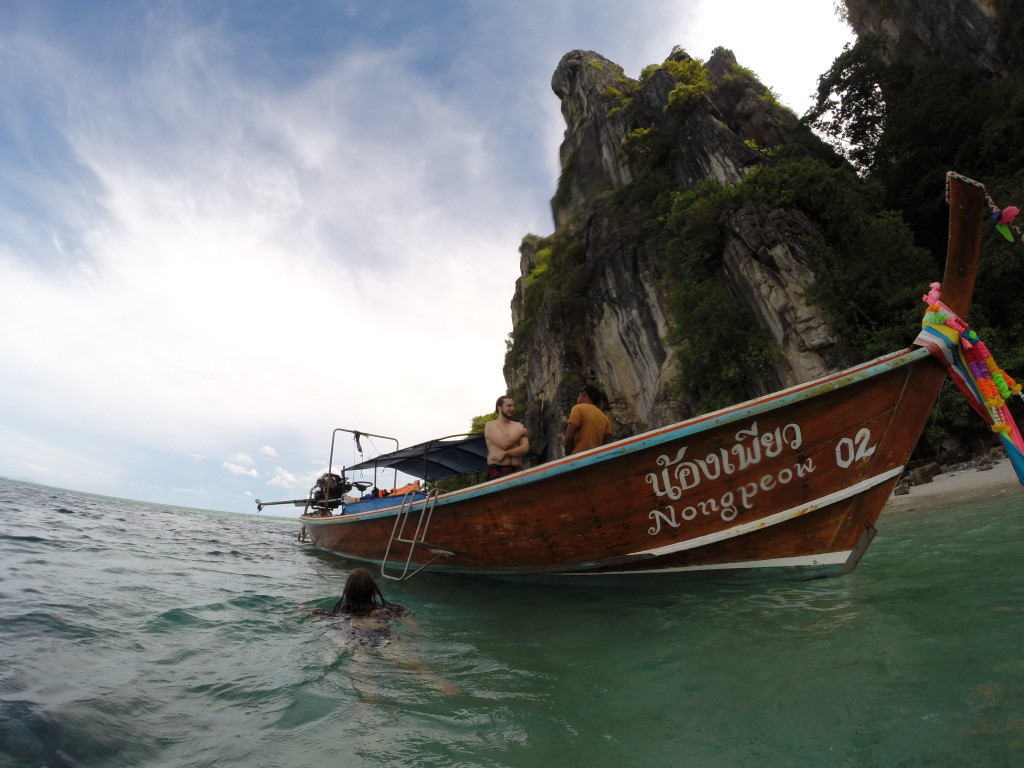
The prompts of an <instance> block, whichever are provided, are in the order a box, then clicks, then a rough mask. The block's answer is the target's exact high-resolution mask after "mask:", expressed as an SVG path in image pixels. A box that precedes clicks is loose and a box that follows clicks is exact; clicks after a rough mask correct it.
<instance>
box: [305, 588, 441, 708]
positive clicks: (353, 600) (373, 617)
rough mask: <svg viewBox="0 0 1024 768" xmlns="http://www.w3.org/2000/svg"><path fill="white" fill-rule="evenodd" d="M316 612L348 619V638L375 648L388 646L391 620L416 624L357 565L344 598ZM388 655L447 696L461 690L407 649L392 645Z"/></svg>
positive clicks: (343, 593) (373, 649)
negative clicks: (409, 653)
mask: <svg viewBox="0 0 1024 768" xmlns="http://www.w3.org/2000/svg"><path fill="white" fill-rule="evenodd" d="M313 614H314V615H316V616H337V617H341V618H345V619H347V621H346V622H345V625H346V627H345V628H346V635H347V636H348V639H349V640H350V641H352V642H354V643H355V644H356V645H357V646H361V647H362V648H365V649H367V650H372V651H382V650H383V649H384V647H385V646H388V645H390V643H391V632H390V630H389V628H388V623H389V621H390V620H391V619H403V620H404V621H407V622H410V623H413V624H414V622H412V620H411V619H410V618H409V612H408V611H406V610H405V608H403V607H402V606H400V605H396V604H395V603H391V602H388V601H387V600H386V599H385V598H384V595H383V594H382V593H381V591H380V587H378V586H377V582H376V581H374V578H373V576H371V575H370V572H369V571H367V570H366V569H365V568H356V569H355V570H353V571H352V572H351V573H349V575H348V578H347V579H346V580H345V587H344V589H342V592H341V599H340V600H338V602H337V603H335V604H334V607H333V608H330V609H328V610H324V609H322V608H318V609H317V610H315V611H313ZM388 655H389V656H391V657H393V658H394V659H395V660H396V661H398V662H399V663H401V664H402V665H403V666H406V667H408V668H410V669H412V670H413V671H414V672H415V673H416V674H417V676H419V677H420V678H421V679H422V680H423V682H425V683H426V684H427V685H429V686H430V687H432V688H434V689H435V690H437V691H439V692H440V693H442V694H444V695H445V696H451V695H454V694H456V693H459V688H458V686H456V685H452V684H451V683H449V682H447V681H444V680H441V679H439V678H438V677H437V676H436V675H435V674H434V673H433V672H432V671H431V670H430V669H429V667H427V665H426V664H424V663H423V662H421V661H418V660H416V659H413V658H410V657H409V656H408V655H407V652H402V651H397V650H395V649H394V648H392V649H389V653H388Z"/></svg>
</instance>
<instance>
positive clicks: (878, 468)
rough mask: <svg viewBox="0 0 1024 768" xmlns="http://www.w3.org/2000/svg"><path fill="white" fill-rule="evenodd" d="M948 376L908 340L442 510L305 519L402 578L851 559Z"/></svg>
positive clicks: (817, 570)
mask: <svg viewBox="0 0 1024 768" xmlns="http://www.w3.org/2000/svg"><path fill="white" fill-rule="evenodd" d="M944 378H945V369H944V368H943V367H942V366H941V365H940V364H939V363H937V362H936V361H934V360H933V359H932V358H931V357H930V356H929V355H928V354H927V352H925V351H923V350H919V349H918V350H904V351H902V352H899V353H896V354H894V355H890V356H887V357H884V358H879V359H878V360H875V361H872V362H870V363H866V364H864V365H862V366H859V367H857V368H854V369H850V370H848V371H844V372H841V373H838V374H835V375H833V376H829V377H826V378H823V379H820V380H817V381H815V382H811V383H808V384H805V385H802V386H799V387H794V388H791V389H789V390H784V391H782V392H779V393H775V394H773V395H771V396H768V397H764V398H760V399H757V400H753V401H750V402H747V403H744V404H741V405H738V406H735V407H732V408H728V409H724V410H722V411H718V412H715V413H712V414H708V415H705V416H702V417H699V418H697V419H693V420H690V421H685V422H681V423H679V424H676V425H672V426H670V427H667V428H663V429H659V430H655V431H652V432H648V433H645V434H642V435H637V436H635V437H632V438H629V439H627V440H623V441H619V442H616V443H612V444H609V445H607V446H603V447H601V448H598V449H594V450H592V451H588V452H586V453H582V454H578V455H574V456H571V457H566V458H564V459H559V460H557V461H554V462H550V463H548V464H544V465H541V466H538V467H533V468H529V469H526V470H524V471H522V472H519V473H516V474H515V475H511V476H507V477H504V478H501V479H498V480H494V481H490V482H488V483H484V484H482V485H479V486H474V487H472V488H467V489H463V490H460V491H455V492H452V493H449V494H444V495H441V496H440V497H438V499H437V500H436V503H435V504H434V505H433V507H432V508H431V505H430V504H429V503H428V502H426V501H422V500H421V501H417V502H415V503H414V504H412V505H411V506H410V507H406V508H404V509H403V508H402V507H401V506H400V505H398V504H397V503H396V506H394V507H391V508H389V509H381V510H376V511H372V512H366V513H357V514H343V515H337V516H332V517H311V516H310V517H303V518H301V519H302V522H303V523H304V525H305V528H306V531H307V532H308V534H309V536H310V538H311V540H312V542H313V543H314V545H315V546H317V547H318V548H321V549H325V550H329V551H332V552H336V553H339V554H341V555H344V556H346V557H351V558H355V559H359V560H362V561H368V562H372V563H377V564H380V565H381V566H382V567H383V569H384V572H385V573H388V572H392V573H394V572H396V571H397V572H398V574H399V575H408V574H409V573H412V572H415V571H416V570H417V569H419V568H420V567H422V566H425V565H427V564H429V567H430V569H431V570H435V571H447V572H456V573H471V574H493V575H501V574H559V575H565V576H586V575H590V576H592V575H610V574H620V575H627V574H628V575H634V574H643V573H652V572H657V573H663V574H664V573H680V574H682V573H695V572H722V571H738V570H742V571H745V570H764V571H769V570H771V571H780V570H782V571H791V572H792V571H795V572H798V573H804V574H810V575H826V574H829V573H836V572H841V571H846V570H851V569H852V568H853V567H854V566H855V565H856V564H857V562H858V561H859V559H860V557H861V556H862V555H863V553H864V551H865V550H866V548H867V545H868V543H869V542H870V539H871V537H872V536H873V532H874V527H873V525H874V523H875V521H876V520H877V518H878V516H879V514H880V513H881V511H882V508H883V506H884V505H885V503H886V501H887V500H888V498H889V496H890V494H891V492H892V490H893V488H894V487H895V485H896V483H897V482H898V480H899V477H900V474H901V473H902V471H903V468H904V467H905V465H906V463H907V460H908V459H909V457H910V454H911V452H912V451H913V449H914V446H915V444H916V442H917V439H918V437H919V436H920V434H921V431H922V429H923V428H924V426H925V424H926V421H927V419H928V416H929V413H930V411H931V409H932V407H933V405H934V403H935V400H936V398H937V396H938V393H939V389H940V387H941V385H942V381H943V380H944ZM417 529H418V530H417ZM403 540H404V541H403ZM411 542H415V543H411ZM385 560H386V562H385Z"/></svg>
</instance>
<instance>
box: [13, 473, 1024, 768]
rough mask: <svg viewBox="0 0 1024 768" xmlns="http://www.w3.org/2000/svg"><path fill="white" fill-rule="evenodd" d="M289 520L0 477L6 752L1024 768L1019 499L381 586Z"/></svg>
mask: <svg viewBox="0 0 1024 768" xmlns="http://www.w3.org/2000/svg"><path fill="white" fill-rule="evenodd" d="M297 532H298V524H297V523H296V522H295V521H293V520H287V519H280V518H268V517H256V516H244V515H235V514H221V513H213V512H203V511H198V510H186V509H181V508H174V507H161V506H158V505H152V504H145V503H141V502H130V501H124V500H119V499H108V498H103V497H97V496H89V495H85V494H77V493H73V492H69V491H63V490H57V489H52V488H45V487H42V486H35V485H29V484H23V483H17V482H10V481H0V649H2V652H0V765H2V766H136V765H138V766H307V765H308V766H320V765H325V764H328V763H329V764H332V765H344V766H371V765H372V766H523V767H525V766H548V765H550V766H581V767H586V768H597V767H599V766H794V765H823V766H824V765H827V766H864V765H879V766H881V765H885V766H916V765H921V766H925V765H929V766H933V765H934V766H1002V765H1006V766H1018V765H1021V764H1024V655H1022V648H1024V646H1022V640H1024V567H1022V564H1024V535H1022V534H1024V494H1021V493H1016V494H1010V495H1008V496H1004V497H997V498H993V499H988V500H985V499H982V500H979V501H978V502H976V503H973V504H971V505H970V506H963V505H961V506H948V507H936V508H933V509H929V510H925V511H921V510H917V511H913V512H892V513H886V514H884V515H883V517H882V520H881V521H880V525H879V534H878V536H877V538H876V539H875V541H874V544H873V545H872V547H871V549H870V550H869V551H868V554H867V555H866V557H865V558H864V560H863V562H862V563H861V565H860V567H859V568H858V569H857V570H856V571H855V572H854V573H853V574H850V575H848V576H843V577H838V578H832V579H823V580H819V581H811V582H803V583H779V582H775V583H760V584H757V583H754V584H735V583H732V584H728V583H718V584H716V583H707V582H702V583H689V584H685V583H684V584H674V585H665V584H659V583H654V584H651V583H646V584H631V583H627V584H623V585H617V586H612V587H609V586H604V587H596V586H593V585H580V584H572V585H551V584H543V585H536V584H533V585H531V584H520V583H517V582H514V581H475V580H470V579H465V578H456V577H443V576H437V575H432V574H429V573H427V574H422V575H420V576H417V577H416V578H414V579H413V580H411V581H410V582H407V583H403V584H395V583H392V582H382V587H383V589H384V590H385V593H386V595H387V596H388V598H389V599H391V600H392V601H394V602H397V603H400V604H402V605H404V606H406V607H407V608H408V609H410V610H411V611H412V613H413V616H414V619H415V621H414V622H408V623H407V622H399V623H396V624H395V625H394V627H393V630H392V637H391V641H390V643H388V644H387V645H385V646H384V647H383V648H381V649H379V650H368V649H366V648H364V647H363V646H362V645H360V644H359V643H358V642H353V639H352V632H351V628H350V627H348V626H347V625H343V624H341V623H339V621H338V620H334V619H314V618H312V617H311V616H310V613H311V611H312V609H313V608H316V607H330V605H332V604H333V602H334V601H335V600H336V599H337V597H338V594H339V593H340V590H341V585H342V583H343V581H344V578H345V575H346V573H347V571H348V569H349V568H350V567H351V564H349V563H347V562H346V561H344V560H341V559H340V558H337V557H334V556H330V555H326V554H322V553H316V552H314V551H312V550H311V549H309V548H308V545H306V544H300V543H299V542H298V541H297V540H296V534H297Z"/></svg>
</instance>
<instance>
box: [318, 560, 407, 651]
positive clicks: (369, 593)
mask: <svg viewBox="0 0 1024 768" xmlns="http://www.w3.org/2000/svg"><path fill="white" fill-rule="evenodd" d="M313 613H314V614H315V615H317V616H340V617H344V618H347V619H348V634H349V635H350V636H351V639H352V640H354V641H355V642H356V643H358V644H359V645H361V646H363V647H365V648H381V647H383V646H385V645H387V644H388V643H389V642H390V640H391V632H390V631H389V629H388V620H389V619H397V618H403V617H406V616H407V615H408V611H406V610H405V608H403V607H402V606H400V605H396V604H395V603H391V602H388V601H387V600H386V599H385V598H384V595H383V594H382V593H381V591H380V587H378V586H377V582H376V581H375V580H374V578H373V576H371V575H370V572H369V571H367V570H366V569H365V568H356V569H355V570H353V571H352V572H351V573H349V575H348V578H347V579H346V580H345V587H344V589H342V591H341V599H340V600H338V602H337V603H335V604H334V607H333V608H330V609H328V610H324V609H320V608H318V609H317V610H315V611H313Z"/></svg>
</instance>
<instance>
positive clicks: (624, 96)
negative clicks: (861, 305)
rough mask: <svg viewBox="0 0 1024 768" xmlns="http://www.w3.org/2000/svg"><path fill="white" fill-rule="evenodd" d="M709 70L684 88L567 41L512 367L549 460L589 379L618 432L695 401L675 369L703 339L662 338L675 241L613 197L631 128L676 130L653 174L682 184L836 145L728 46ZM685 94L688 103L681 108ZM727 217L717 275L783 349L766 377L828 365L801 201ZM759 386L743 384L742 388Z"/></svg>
mask: <svg viewBox="0 0 1024 768" xmlns="http://www.w3.org/2000/svg"><path fill="white" fill-rule="evenodd" d="M673 62H674V63H675V64H676V65H678V67H682V68H689V69H688V70H687V71H690V72H693V71H695V70H694V69H693V67H694V65H695V64H696V65H698V66H699V64H700V63H699V62H694V61H693V60H692V59H690V57H689V56H687V55H686V54H685V53H683V52H681V51H675V52H673V54H672V56H670V58H669V59H668V60H667V63H669V64H672V63H673ZM703 69H704V72H706V81H707V82H706V83H704V81H703V79H702V78H704V77H705V76H704V75H703V74H701V76H700V78H695V79H694V82H697V85H695V86H685V83H684V86H685V87H684V88H682V89H680V83H681V81H680V79H679V77H678V76H675V75H673V70H672V67H666V68H654V69H653V71H649V72H646V73H645V77H643V78H642V80H641V81H637V80H631V79H630V78H627V77H626V76H625V75H624V74H623V72H622V69H621V67H619V66H618V65H616V64H614V63H613V62H610V61H608V60H607V59H605V58H604V57H602V56H600V55H598V54H596V53H593V52H588V51H572V52H570V53H568V54H566V55H565V56H564V57H563V58H562V60H561V62H560V63H559V65H558V67H557V68H556V70H555V73H554V76H553V77H552V89H553V90H554V92H555V94H556V95H557V96H558V98H559V99H560V100H561V109H562V114H563V116H564V118H565V122H566V131H565V137H564V141H563V142H562V145H561V149H560V157H561V164H562V174H561V178H560V181H559V188H558V191H557V194H556V196H555V198H554V199H553V201H552V209H553V215H554V220H555V224H556V232H555V234H554V235H552V236H551V237H550V238H539V237H536V236H528V237H527V238H525V239H524V242H523V245H522V247H521V250H520V253H521V264H520V266H521V277H520V279H519V280H518V281H517V284H516V291H515V296H514V298H513V301H512V315H513V339H514V342H513V345H512V348H511V349H510V352H509V355H508V357H507V359H506V366H505V377H506V381H507V382H508V385H509V390H510V392H513V393H514V395H515V396H516V398H517V401H518V407H519V414H520V416H521V417H524V420H525V422H526V425H527V428H528V429H529V431H530V435H531V444H532V447H533V448H534V450H535V451H536V452H537V453H538V454H539V455H540V456H541V458H543V459H550V458H555V457H557V456H560V455H562V448H561V435H562V434H563V432H564V430H565V419H566V417H567V415H568V412H569V410H570V408H571V406H572V404H573V402H575V397H576V395H577V393H578V391H579V387H580V386H581V385H582V384H584V383H594V384H596V385H598V386H599V387H600V388H601V389H603V390H604V391H605V392H606V394H607V396H608V401H609V402H608V408H607V412H608V414H609V416H610V418H611V419H612V422H613V425H614V429H615V435H616V437H623V436H627V435H630V434H636V433H638V432H642V431H646V430H649V429H652V428H654V427H657V426H660V425H663V424H666V423H670V422H672V421H676V420H678V419H680V418H683V417H685V416H688V415H691V411H692V404H690V403H688V402H686V400H685V399H684V398H682V397H680V396H679V394H678V393H677V392H676V391H675V389H674V387H673V380H674V379H675V377H676V376H677V375H678V374H679V372H680V369H679V366H680V362H679V357H678V354H677V353H678V352H679V349H680V347H681V346H683V345H686V344H690V343H699V342H697V340H696V339H693V338H685V337H684V338H681V339H680V340H679V341H677V342H676V343H672V342H669V341H668V339H669V338H670V337H672V336H673V333H672V330H673V328H672V319H671V317H670V313H669V312H668V311H667V309H666V299H667V296H668V294H669V292H670V291H671V290H672V287H673V286H672V284H671V281H670V280H668V279H667V266H666V263H665V246H666V242H664V240H663V239H659V236H658V235H657V233H654V232H652V231H651V229H650V227H649V226H648V220H649V218H650V216H651V215H652V213H651V211H650V210H649V209H648V210H645V209H644V208H642V207H641V208H638V207H637V206H631V205H629V204H628V203H623V201H622V200H621V199H620V197H619V196H620V194H621V193H622V191H623V190H624V189H625V188H628V187H629V185H630V184H631V183H632V182H634V181H635V178H634V177H635V175H636V167H637V165H636V161H635V157H634V158H631V157H630V153H629V152H628V151H627V149H626V148H627V147H628V146H629V144H630V141H631V140H632V139H635V138H637V137H640V138H642V137H644V136H646V135H649V134H650V133H651V132H660V135H662V136H671V137H673V141H672V146H671V147H669V148H668V149H667V150H665V149H662V150H659V151H663V152H664V157H663V158H661V160H663V163H662V164H661V165H658V166H657V173H659V174H667V176H668V177H669V178H670V180H671V183H672V184H673V185H676V186H678V187H679V188H681V189H691V188H693V187H695V186H697V185H698V184H700V183H702V182H705V181H708V180H711V181H715V182H719V183H722V184H728V185H731V184H735V183H737V182H739V181H741V180H742V179H744V178H745V177H746V176H747V175H748V174H750V173H751V172H752V171H753V170H754V169H756V168H758V167H759V166H761V165H762V164H764V163H765V162H766V151H767V150H769V149H776V150H777V149H778V148H779V147H790V148H794V149H796V150H797V151H813V152H817V153H819V154H822V153H826V152H829V150H826V149H825V148H824V147H823V146H822V145H821V144H820V142H819V141H818V140H817V138H816V137H815V136H814V135H813V134H812V133H811V132H810V131H809V130H808V129H806V128H805V127H803V126H801V125H800V124H799V121H798V119H797V118H796V116H795V115H794V114H793V113H792V112H790V111H789V110H787V109H785V108H783V107H781V106H779V105H778V104H777V103H776V102H775V101H774V99H773V98H772V96H771V94H770V93H769V92H768V91H767V89H766V88H765V87H764V86H763V85H762V84H761V83H760V82H758V81H757V79H756V78H755V77H754V76H753V75H752V74H751V73H749V72H748V71H746V70H743V69H742V68H740V67H739V66H738V65H737V62H736V60H735V58H734V57H733V55H732V53H731V52H729V51H726V50H721V49H719V50H718V51H716V52H715V53H714V55H713V56H712V58H711V59H710V60H709V61H708V62H707V63H706V65H704V67H703ZM698 81H699V82H698ZM698 86H699V87H698ZM680 94H682V96H680ZM683 98H685V99H686V100H687V101H686V105H685V107H683V108H679V107H678V105H677V104H676V105H675V106H673V104H674V102H675V101H676V100H679V99H683ZM833 159H834V160H835V162H837V163H838V162H839V161H838V160H837V159H835V158H834V156H833ZM721 227H722V231H723V233H724V234H723V236H722V238H721V240H720V242H718V243H717V244H716V245H717V247H716V248H715V249H714V253H713V254H710V255H709V258H713V259H714V260H715V263H716V265H717V266H716V272H717V279H718V280H719V281H720V282H721V283H722V284H723V285H724V286H726V288H727V290H728V292H729V294H730V295H731V296H732V297H733V298H735V299H736V300H737V301H738V302H739V303H740V304H742V305H743V306H744V307H745V308H746V310H747V311H748V313H749V314H750V316H751V317H752V318H754V319H755V323H754V328H752V331H753V330H758V331H760V332H762V333H765V334H767V335H768V336H769V337H770V339H771V340H772V342H773V343H774V344H775V345H776V346H777V348H778V354H777V356H776V358H775V362H774V366H773V375H772V376H771V380H770V381H769V382H767V384H768V385H769V386H770V388H777V387H781V386H788V385H792V384H796V383H799V382H802V381H805V380H807V379H810V378H813V377H816V376H819V375H821V374H823V373H825V372H826V371H827V370H828V369H829V364H828V362H827V361H826V355H827V354H828V353H829V351H830V349H831V347H832V346H833V344H834V342H835V333H834V331H833V329H832V326H831V324H830V322H829V318H828V317H827V316H826V314H825V313H824V311H823V310H822V309H821V308H820V307H818V306H816V305H815V304H814V303H812V302H811V301H810V300H809V299H808V291H809V290H810V289H811V287H812V286H813V284H814V275H813V274H812V273H811V271H810V269H809V268H808V265H807V254H806V248H807V243H808V242H813V241H814V240H820V239H821V235H820V233H819V232H818V231H817V230H816V229H815V226H814V225H813V224H812V222H811V221H810V220H809V219H808V218H807V217H806V216H804V215H803V214H801V213H800V212H799V211H796V210H791V209H785V208H781V207H780V208H779V209H777V210H772V211H768V212H764V211H759V210H755V209H753V208H746V209H742V210H739V211H736V212H735V213H734V215H732V216H731V217H730V218H729V220H728V221H727V222H723V223H722V224H721ZM552 238H553V239H556V240H559V241H560V243H561V246H560V247H561V248H562V250H563V251H564V252H567V253H571V262H572V264H573V270H572V271H571V276H568V275H570V273H569V272H568V271H567V272H565V275H566V277H564V278H563V277H562V276H557V277H555V278H553V279H554V280H555V281H557V282H555V283H554V284H551V283H550V282H549V284H548V287H547V288H546V290H545V292H541V290H540V288H538V285H539V284H540V283H539V282H538V281H539V279H540V276H541V275H542V273H544V271H545V270H546V269H547V267H548V264H547V262H546V260H545V259H546V258H547V256H548V251H550V244H551V241H552ZM548 277H549V278H550V275H548ZM675 336H677V337H678V336H679V334H678V333H677V334H675ZM755 394H759V392H757V391H738V392H736V393H735V399H736V400H741V399H744V398H745V397H748V396H752V395H755Z"/></svg>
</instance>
